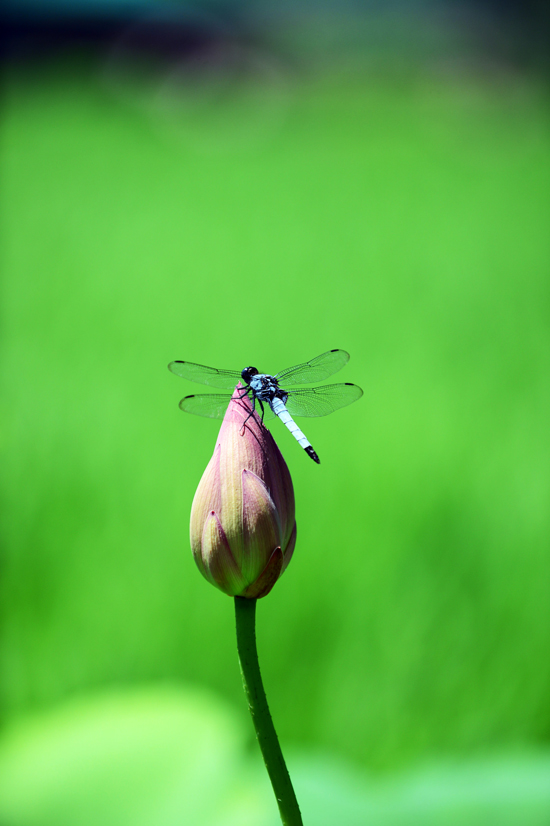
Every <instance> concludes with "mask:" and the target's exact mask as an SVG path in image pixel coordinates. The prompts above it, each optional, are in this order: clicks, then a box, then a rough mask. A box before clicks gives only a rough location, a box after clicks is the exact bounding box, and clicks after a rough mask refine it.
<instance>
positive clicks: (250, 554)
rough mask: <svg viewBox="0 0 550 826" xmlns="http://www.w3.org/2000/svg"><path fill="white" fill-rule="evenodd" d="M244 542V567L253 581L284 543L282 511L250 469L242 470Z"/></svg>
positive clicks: (248, 580) (242, 565) (247, 575)
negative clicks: (280, 516)
mask: <svg viewBox="0 0 550 826" xmlns="http://www.w3.org/2000/svg"><path fill="white" fill-rule="evenodd" d="M242 491H243V513H242V531H243V545H244V547H245V548H246V554H245V555H244V556H243V559H242V560H241V569H242V572H243V576H244V577H245V579H246V581H247V582H253V581H254V580H255V579H256V577H257V576H258V575H259V574H260V573H261V572H262V571H263V569H264V568H265V566H266V564H267V561H268V560H269V557H270V556H271V554H272V553H273V551H274V550H275V548H276V547H277V546H279V547H280V545H281V527H280V522H279V514H278V513H277V508H276V507H275V503H274V502H273V499H272V498H271V496H270V494H269V491H268V489H267V488H266V486H265V484H264V483H263V482H262V480H261V479H260V478H259V477H258V476H256V474H255V473H252V471H251V470H246V469H245V470H243V472H242Z"/></svg>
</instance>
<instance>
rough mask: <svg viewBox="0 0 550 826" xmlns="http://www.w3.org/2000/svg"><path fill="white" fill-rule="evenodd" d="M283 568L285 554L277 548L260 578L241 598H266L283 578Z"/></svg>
mask: <svg viewBox="0 0 550 826" xmlns="http://www.w3.org/2000/svg"><path fill="white" fill-rule="evenodd" d="M282 568H283V552H282V551H281V549H280V548H275V550H274V551H273V553H272V554H271V556H270V558H269V561H268V563H267V565H266V566H265V568H264V569H263V571H262V573H261V574H260V576H259V577H258V578H257V579H256V581H255V582H253V583H252V585H249V586H248V588H245V590H244V591H243V592H242V594H240V596H241V597H247V598H248V599H261V597H266V596H267V595H268V594H269V592H270V591H271V589H272V588H273V586H274V585H275V583H276V582H277V580H278V579H279V577H280V576H281V572H282Z"/></svg>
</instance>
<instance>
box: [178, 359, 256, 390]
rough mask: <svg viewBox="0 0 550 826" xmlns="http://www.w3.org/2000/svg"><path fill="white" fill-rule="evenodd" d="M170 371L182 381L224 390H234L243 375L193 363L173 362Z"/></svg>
mask: <svg viewBox="0 0 550 826" xmlns="http://www.w3.org/2000/svg"><path fill="white" fill-rule="evenodd" d="M168 369H169V370H171V371H172V373H175V374H176V376H181V377H182V379H189V381H196V382H198V384H208V385H210V387H221V389H222V390H233V389H234V387H235V385H236V384H237V382H239V381H241V374H240V373H239V372H237V371H235V370H217V369H216V368H215V367H205V366H204V364H193V362H192V361H171V362H170V364H169V365H168Z"/></svg>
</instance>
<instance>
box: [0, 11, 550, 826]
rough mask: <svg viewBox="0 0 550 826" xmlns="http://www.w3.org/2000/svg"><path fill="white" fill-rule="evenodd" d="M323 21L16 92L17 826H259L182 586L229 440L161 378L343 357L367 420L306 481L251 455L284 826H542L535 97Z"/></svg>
mask: <svg viewBox="0 0 550 826" xmlns="http://www.w3.org/2000/svg"><path fill="white" fill-rule="evenodd" d="M319 19H320V17H319V16H317V17H315V16H313V18H311V17H310V18H309V21H310V23H311V20H313V21H314V22H316V23H317V24H318V25H317V28H315V27H314V28H313V30H312V29H311V27H310V28H309V29H308V27H307V26H305V28H304V29H296V27H294V28H292V33H291V34H289V32H290V29H285V26H283V25H281V26H280V28H279V30H277V31H278V33H279V34H278V36H279V40H278V41H277V38H276V37H273V38H272V40H271V41H270V43H269V44H268V46H266V43H265V42H264V41H262V42H261V44H260V45H258V42H259V41H258V42H256V43H254V44H253V46H251V45H250V40H249V39H248V40H246V39H241V40H240V41H239V40H238V39H237V41H235V38H233V40H231V49H233V51H231V49H230V48H229V47H227V44H226V45H225V46H224V48H221V47H219V45H216V48H215V49H214V53H215V55H216V60H213V59H211V56H210V55H211V50H210V51H209V49H210V46H209V47H208V48H207V49H206V51H205V52H200V54H199V57H200V60H195V57H193V60H192V61H189V60H187V59H186V60H185V61H183V64H181V63H176V64H174V65H172V64H171V63H170V61H166V60H165V61H164V62H163V63H162V66H161V69H159V63H158V54H155V60H153V59H152V58H151V53H148V54H147V55H146V57H144V56H143V55H142V54H138V56H137V59H136V54H135V52H132V60H131V61H128V54H129V50H128V39H125V38H124V37H122V36H120V37H119V38H118V40H113V41H112V42H111V41H110V40H109V41H108V48H105V43H104V42H103V41H102V46H101V49H100V50H97V48H94V49H92V50H91V51H87V50H82V48H81V46H80V45H79V44H78V43H77V46H78V48H75V47H74V44H70V45H71V48H70V49H65V50H58V51H56V52H55V54H53V56H52V53H51V52H48V54H47V59H45V58H44V56H41V58H40V59H36V57H35V56H34V55H33V59H32V60H28V59H27V58H26V57H25V56H23V58H22V57H21V55H20V54H18V55H16V58H17V59H14V60H13V61H12V63H11V64H10V66H9V72H8V78H7V84H6V97H5V102H4V128H3V138H2V141H3V147H2V156H3V167H4V171H3V178H4V195H3V202H4V218H3V221H4V233H3V235H4V253H3V255H4V274H5V277H4V286H3V324H2V330H3V332H2V386H3V393H2V399H3V400H2V403H1V404H2V408H1V413H2V421H3V427H2V445H1V446H2V466H3V482H2V485H3V487H2V497H3V513H4V517H3V526H2V533H3V547H4V551H3V556H4V562H3V579H2V610H3V622H2V625H3V631H2V654H1V665H2V672H1V673H2V678H1V686H0V690H1V699H2V725H3V745H2V746H0V767H3V769H4V771H3V772H0V775H2V776H3V777H4V780H3V781H0V819H1V823H2V826H4V824H5V825H6V826H42V825H43V824H52V826H54V824H56V826H64V825H65V824H66V826H86V824H90V826H93V825H94V824H98V825H99V824H106V826H119V824H136V825H137V826H140V824H144V826H145V824H147V825H148V824H155V826H163V824H167V826H169V825H170V824H176V823H178V824H180V823H204V824H205V825H207V824H216V826H218V824H223V825H224V826H226V824H227V825H228V824H232V823H235V824H237V823H238V824H247V823H248V822H250V823H251V824H274V823H276V822H277V820H276V812H274V811H273V808H274V803H273V801H272V799H271V797H270V795H271V792H270V789H269V788H268V786H267V781H266V780H265V778H264V776H263V772H262V767H261V765H260V760H259V757H258V755H257V753H256V746H255V744H254V742H253V735H252V729H251V725H250V722H249V720H248V719H247V715H248V712H247V709H246V704H245V700H244V696H243V693H242V686H241V681H240V674H239V669H238V663H237V657H236V649H235V640H234V621H233V605H232V601H231V600H230V599H229V598H227V597H225V596H224V595H222V594H221V593H220V592H218V591H217V590H215V589H213V588H211V587H209V586H208V585H207V583H206V582H205V581H204V580H203V579H202V577H201V576H200V574H199V573H198V571H197V570H196V568H195V566H194V563H193V560H192V556H191V552H190V549H189V541H188V521H189V512H190V507H191V501H192V498H193V494H194V491H195V488H196V486H197V483H198V481H199V479H200V477H201V474H202V472H203V470H204V468H205V466H206V464H207V462H208V460H209V458H210V456H211V452H212V450H213V447H214V443H215V439H216V435H217V430H218V424H217V423H215V422H212V421H208V420H202V419H199V418H194V417H191V416H189V417H186V416H184V415H183V414H182V413H181V412H180V411H179V410H178V406H177V404H178V401H179V399H180V398H181V397H182V396H184V395H186V394H188V393H192V392H195V391H197V390H198V387H197V386H195V385H191V384H189V383H187V382H184V381H183V380H180V379H178V378H176V377H174V376H173V375H171V374H170V373H169V372H168V370H167V369H166V365H167V363H168V362H169V361H171V360H173V359H186V360H191V361H197V362H200V363H204V364H210V365H213V366H220V367H226V368H230V369H241V368H242V367H243V366H244V365H245V364H249V363H253V364H255V365H256V366H258V367H259V368H260V369H261V370H265V371H266V372H276V371H278V370H280V369H282V368H284V367H287V366H289V365H291V364H293V363H295V362H298V361H303V360H307V359H309V358H311V357H313V356H315V355H318V354H319V353H321V352H323V351H325V350H328V349H331V348H333V347H342V348H344V349H346V350H348V351H349V352H350V353H351V355H352V358H351V361H350V364H349V365H348V366H347V367H346V368H345V370H344V371H343V372H342V373H341V374H340V375H339V376H338V377H337V378H336V379H335V380H342V381H353V382H355V383H357V384H359V385H361V386H362V387H363V389H364V391H365V395H364V398H363V399H361V400H360V401H359V402H358V403H357V404H355V405H353V407H350V408H348V409H345V410H343V411H340V412H338V413H336V414H334V416H331V417H330V418H327V419H319V420H300V424H301V425H302V427H303V429H304V430H305V432H306V435H307V436H308V438H309V439H310V440H311V442H312V444H313V445H314V447H315V449H316V450H317V452H318V453H319V455H320V458H321V463H322V464H321V465H320V467H317V466H315V465H314V463H313V462H311V461H309V460H308V459H307V457H306V456H305V455H304V454H303V451H301V450H300V449H299V447H298V446H297V445H296V443H295V441H294V440H293V438H292V436H290V434H289V433H288V432H287V431H286V429H285V428H284V427H283V426H282V425H280V423H277V422H275V423H273V425H272V426H271V429H272V432H273V434H274V436H275V438H276V439H277V441H278V444H279V446H280V447H281V450H282V451H283V454H284V456H285V458H286V460H287V462H288V465H289V467H290V470H291V473H292V475H293V480H294V485H295V493H296V508H297V522H298V543H297V547H296V552H295V555H294V558H293V561H292V564H291V566H290V567H289V569H288V571H287V573H286V574H285V576H284V577H283V579H282V580H281V581H280V582H279V583H278V584H277V586H276V588H275V589H274V591H273V592H272V593H271V594H270V596H269V597H268V598H267V599H265V600H262V601H261V602H260V604H259V606H258V630H257V632H258V644H259V649H260V660H261V665H262V671H263V674H264V680H265V684H266V690H267V693H268V697H269V700H270V704H271V707H272V713H273V716H274V719H275V723H276V726H277V729H278V732H279V735H280V738H281V740H282V744H283V748H284V749H285V750H287V751H288V752H289V755H290V765H291V769H292V768H293V767H294V775H295V779H296V785H297V790H298V796H299V798H300V799H301V801H302V808H303V810H304V815H305V816H306V815H307V817H306V823H307V824H313V823H317V824H324V823H327V824H328V823H336V822H341V823H344V824H348V823H349V824H356V823H357V824H362V823H373V824H374V823H376V824H388V826H391V825H392V824H403V826H405V824H413V823H419V824H420V823H422V824H427V823H428V824H431V823H433V824H443V823H444V824H463V823H464V824H466V823H468V824H472V823H478V822H479V823H480V824H481V823H494V824H531V823H532V824H541V826H542V825H543V824H546V823H548V822H549V821H550V749H549V743H548V740H549V735H550V706H549V703H548V696H549V687H550V657H549V656H548V652H549V650H550V612H549V599H548V595H549V590H550V564H549V562H550V560H549V534H550V530H549V529H550V509H549V505H548V503H549V501H550V435H549V431H548V415H549V412H550V327H549V279H548V274H549V270H548V265H549V250H548V221H549V217H550V215H549V213H550V208H549V202H548V186H549V177H550V175H549V163H548V157H549V155H548V149H549V140H548V120H549V118H548V107H547V87H546V83H545V80H544V78H541V76H540V74H537V73H536V72H534V71H528V70H521V71H520V70H519V69H516V68H513V67H512V68H511V67H510V66H506V65H502V66H501V65H498V66H497V67H496V68H495V67H493V66H491V67H490V68H489V69H488V68H487V67H486V66H485V64H484V63H483V61H479V60H478V61H477V62H476V60H475V55H473V56H472V54H470V53H468V56H469V58H470V62H468V63H467V68H466V69H464V68H461V67H458V68H457V66H456V65H454V64H453V65H452V66H451V67H449V65H447V64H446V63H443V62H442V55H443V54H446V49H447V48H448V45H449V42H454V41H453V39H452V38H450V39H449V37H447V39H445V37H444V36H443V35H441V36H440V39H439V40H437V38H436V40H437V43H439V44H440V47H439V51H438V50H437V49H435V55H434V54H432V53H430V57H431V58H433V59H431V61H422V60H421V59H419V58H418V55H416V54H414V50H412V53H410V51H411V50H409V52H407V49H404V50H403V49H402V50H401V51H398V50H396V47H395V43H394V44H393V51H391V49H390V51H389V52H388V53H387V54H389V55H390V57H388V56H387V54H386V53H385V54H386V58H385V60H386V62H384V61H382V62H381V63H380V61H378V62H375V63H374V65H373V62H372V61H370V62H369V56H371V53H372V50H371V52H369V51H368V49H366V48H363V46H362V44H361V42H359V43H357V42H356V41H354V42H353V48H347V47H346V49H342V48H341V44H342V42H343V43H344V44H348V45H349V43H350V37H349V29H346V27H345V26H343V29H342V31H344V33H347V35H348V39H346V38H345V37H342V38H341V40H338V38H335V42H333V41H330V42H329V34H328V33H329V32H330V31H331V26H330V25H327V23H326V21H324V22H323V25H321V24H320V23H319ZM329 23H330V21H329ZM348 23H349V21H348ZM143 26H145V29H143V28H142V29H141V30H140V31H141V32H143V31H144V30H147V26H146V24H143ZM367 28H368V27H367ZM389 30H390V32H391V27H389ZM132 31H133V30H132ZM272 31H273V29H272ZM312 31H313V34H312V33H311V32H312ZM338 31H339V33H340V34H341V31H340V30H338ZM304 32H306V33H307V34H304ZM300 37H301V40H300ZM323 38H325V39H324V40H323ZM69 39H70V38H69ZM358 39H359V41H360V37H358ZM235 42H237V45H238V48H239V49H240V51H239V52H238V54H239V59H238V60H237V61H236V60H235V58H234V48H235ZM327 42H329V46H327V47H326V48H325V46H323V47H321V46H320V45H319V44H326V43H327ZM414 42H415V41H414V38H412V40H411V43H414ZM216 43H217V41H216ZM297 43H298V45H296V44H297ZM335 43H336V45H335ZM411 43H409V44H408V45H409V46H410V45H411ZM243 44H244V45H243ZM312 44H314V45H315V44H317V47H316V48H314V47H313V45H312ZM390 45H391V38H390ZM260 46H261V47H260ZM456 49H457V50H458V53H459V54H460V55H463V49H464V47H463V45H460V47H456ZM456 49H455V51H456ZM461 50H462V51H461ZM130 51H131V50H130ZM205 54H206V58H205ZM228 55H229V57H228ZM297 55H299V56H300V57H301V58H302V62H301V63H300V62H299V61H298V60H297V57H296V56H297ZM304 55H305V57H304ZM393 58H395V60H394V59H393ZM155 61H156V62H155ZM237 64H238V65H237ZM235 66H237V69H236V68H235ZM243 66H244V69H243ZM199 392H200V391H199ZM247 818H248V819H247Z"/></svg>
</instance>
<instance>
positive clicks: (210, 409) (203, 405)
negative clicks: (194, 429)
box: [179, 393, 231, 419]
mask: <svg viewBox="0 0 550 826" xmlns="http://www.w3.org/2000/svg"><path fill="white" fill-rule="evenodd" d="M230 400H231V396H230V395H228V394H227V393H205V394H204V395H199V396H185V398H184V399H182V400H181V402H180V405H179V406H180V408H181V410H183V412H184V413H194V415H195V416H205V417H206V418H207V419H223V417H224V415H225V411H226V410H227V406H228V404H229V402H230Z"/></svg>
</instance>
